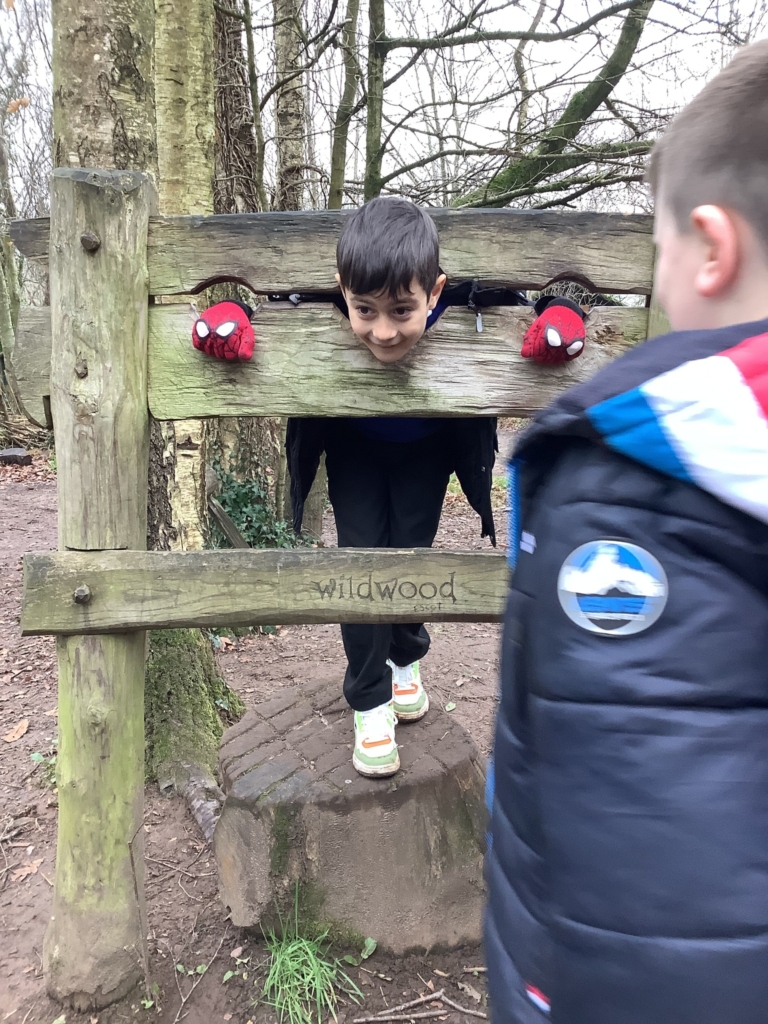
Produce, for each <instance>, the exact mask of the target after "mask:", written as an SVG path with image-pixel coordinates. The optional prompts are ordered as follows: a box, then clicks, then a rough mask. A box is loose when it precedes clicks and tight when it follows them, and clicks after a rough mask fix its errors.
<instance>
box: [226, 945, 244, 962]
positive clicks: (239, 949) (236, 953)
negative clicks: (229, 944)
mask: <svg viewBox="0 0 768 1024" xmlns="http://www.w3.org/2000/svg"><path fill="white" fill-rule="evenodd" d="M242 953H243V947H242V946H237V947H236V948H235V949H233V950H232V952H231V953H230V954H229V955H230V956H233V957H234V958H235V960H237V958H238V957H239V956H242Z"/></svg>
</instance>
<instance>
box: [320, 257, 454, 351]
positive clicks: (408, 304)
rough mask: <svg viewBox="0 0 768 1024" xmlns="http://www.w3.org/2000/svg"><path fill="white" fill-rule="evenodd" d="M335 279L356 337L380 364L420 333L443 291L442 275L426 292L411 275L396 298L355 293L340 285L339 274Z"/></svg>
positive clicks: (407, 347) (411, 343) (412, 342)
mask: <svg viewBox="0 0 768 1024" xmlns="http://www.w3.org/2000/svg"><path fill="white" fill-rule="evenodd" d="M336 280H337V281H338V283H339V286H340V287H341V291H342V294H343V295H344V298H345V300H346V303H347V306H348V308H349V322H350V325H351V326H352V330H353V331H354V332H355V334H356V335H357V337H358V338H359V339H360V340H361V341H362V342H363V344H364V345H365V346H366V348H368V350H369V351H370V352H372V353H373V355H374V356H375V357H376V358H377V359H378V360H379V362H380V363H396V362H397V361H398V359H402V357H403V356H404V355H405V354H406V352H410V351H411V349H412V348H413V347H414V345H415V344H416V343H417V341H419V339H420V338H421V337H422V336H423V334H424V331H425V329H426V326H427V315H428V314H429V311H430V310H432V309H434V308H435V306H436V305H437V300H438V299H439V298H440V293H441V292H442V290H443V285H444V284H445V274H441V275H440V276H439V277H438V279H437V281H436V282H435V286H434V288H433V289H432V291H431V292H430V293H429V294H427V292H425V291H424V288H423V287H422V286H421V285H420V284H419V282H418V281H417V280H416V279H415V278H414V279H413V281H411V287H410V290H409V291H405V290H404V289H403V290H402V291H401V292H399V293H398V294H397V295H396V296H395V297H393V296H392V295H390V294H389V292H386V291H384V292H378V293H377V294H374V295H356V294H355V293H354V292H351V291H350V290H349V289H348V288H345V287H344V286H343V285H342V283H341V280H340V278H339V275H338V274H337V275H336Z"/></svg>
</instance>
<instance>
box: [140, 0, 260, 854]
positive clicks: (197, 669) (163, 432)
mask: <svg viewBox="0 0 768 1024" xmlns="http://www.w3.org/2000/svg"><path fill="white" fill-rule="evenodd" d="M155 19H156V20H155V46H156V58H155V67H156V85H155V100H156V118H157V137H158V147H157V149H158V167H159V182H158V184H159V195H160V209H161V210H162V212H163V213H165V214H195V213H198V214H210V213H213V209H214V206H213V195H214V187H213V179H214V150H215V146H214V141H215V134H214V11H213V2H212V0H194V2H192V3H188V4H185V5H179V4H177V3H174V2H173V0H161V2H159V3H158V4H157V7H156V15H155ZM175 301H177V302H178V301H187V299H183V298H182V299H176V300H175ZM235 422H236V421H235ZM210 435H211V429H210V427H209V425H208V423H207V422H206V421H202V420H176V421H170V422H162V423H161V422H153V425H152V445H151V455H150V459H151V464H150V480H151V483H152V487H151V491H150V539H151V546H152V547H153V548H160V549H162V550H172V551H173V550H176V551H199V550H202V548H203V547H205V545H206V542H207V540H208V512H207V489H206V472H207V468H208V465H209V463H210ZM218 707H222V708H226V709H227V710H228V711H230V712H231V714H232V715H233V716H234V714H235V712H236V711H237V710H241V709H242V705H241V704H240V702H239V701H238V699H237V698H236V696H235V695H234V694H232V693H231V691H229V689H228V688H227V686H226V685H225V684H224V683H223V681H222V680H221V679H220V677H219V675H218V672H217V671H216V665H215V662H214V659H213V654H212V652H211V646H210V643H209V641H208V640H207V639H206V638H205V637H204V636H203V634H202V633H201V632H200V631H199V630H196V629H183V630H172V631H163V632H156V633H152V634H151V637H150V651H149V661H148V664H147V774H148V777H149V778H153V779H157V781H158V783H159V785H160V788H161V790H162V791H165V792H170V791H175V792H177V793H178V794H180V795H182V796H187V797H188V798H189V799H190V804H191V807H192V809H193V813H195V817H196V818H197V821H198V824H199V825H200V827H201V829H202V831H203V833H204V835H205V836H206V838H207V839H210V838H211V836H212V833H213V826H214V825H215V822H216V818H217V815H218V808H219V805H220V800H221V793H220V790H219V789H218V786H217V785H216V781H215V778H214V772H215V768H216V751H217V747H218V740H219V738H220V736H221V729H222V727H221V722H220V719H219V714H218V710H217V708H218Z"/></svg>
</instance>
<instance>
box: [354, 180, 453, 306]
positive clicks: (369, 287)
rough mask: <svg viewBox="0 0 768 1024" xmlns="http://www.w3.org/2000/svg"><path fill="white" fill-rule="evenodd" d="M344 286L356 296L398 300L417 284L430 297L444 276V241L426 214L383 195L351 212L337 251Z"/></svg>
mask: <svg viewBox="0 0 768 1024" xmlns="http://www.w3.org/2000/svg"><path fill="white" fill-rule="evenodd" d="M336 265H337V268H338V271H339V277H340V278H341V283H342V285H343V286H344V287H345V288H348V289H349V290H350V291H351V292H353V293H354V294H355V295H377V294H378V293H379V292H386V293H388V294H389V295H391V296H392V298H393V299H394V298H397V297H398V295H399V294H400V293H402V292H409V291H410V290H411V284H412V282H413V280H414V279H415V280H416V281H418V283H419V284H420V285H421V287H422V288H423V289H424V291H425V292H426V293H427V295H429V293H430V292H431V291H432V289H433V288H434V287H435V282H436V281H437V278H438V277H439V275H440V242H439V241H438V237H437V228H436V227H435V223H434V221H433V220H432V218H431V217H430V216H429V214H428V213H427V212H426V210H422V209H420V208H419V207H418V206H415V205H414V204H413V203H411V202H409V201H408V200H407V199H397V198H395V197H388V196H380V197H379V198H377V199H371V200H370V202H367V203H366V204H365V206H360V207H359V208H358V209H357V210H355V211H354V212H353V213H350V214H349V215H348V216H347V218H346V220H345V221H344V227H343V228H342V229H341V235H340V237H339V243H338V245H337V246H336Z"/></svg>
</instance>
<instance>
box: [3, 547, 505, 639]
mask: <svg viewBox="0 0 768 1024" xmlns="http://www.w3.org/2000/svg"><path fill="white" fill-rule="evenodd" d="M507 584H508V569H507V564H506V559H505V558H504V556H503V555H501V554H496V553H495V552H479V553H478V552H463V551H430V550H416V551H394V550H387V549H378V550H376V549H364V550H358V549H353V548H342V549H333V548H321V549H318V550H303V551H302V550H297V551H286V550H269V551H251V550H237V551H230V550H227V551H200V552H197V551H195V552H167V551H146V552H145V551H130V552H129V551H124V552H118V551H104V552H100V553H96V552H92V553H88V552H83V553H75V552H71V551H68V552H65V553H58V554H34V555H25V557H24V600H23V606H22V622H21V628H22V633H23V634H24V635H25V636H32V635H37V634H68V633H85V634H88V633H103V632H105V631H107V630H108V631H110V632H114V631H116V630H124V629H125V630H133V629H167V628H175V627H177V626H226V625H259V624H262V625H263V624H271V625H279V624H281V623H285V624H290V623H312V622H315V623H317V622H409V621H410V622H414V621H415V622H421V621H423V620H424V621H431V622H456V621H470V622H484V621H489V622H490V621H495V620H497V619H499V618H500V616H501V613H502V609H503V605H504V598H505V594H506V589H507Z"/></svg>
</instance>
